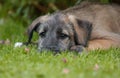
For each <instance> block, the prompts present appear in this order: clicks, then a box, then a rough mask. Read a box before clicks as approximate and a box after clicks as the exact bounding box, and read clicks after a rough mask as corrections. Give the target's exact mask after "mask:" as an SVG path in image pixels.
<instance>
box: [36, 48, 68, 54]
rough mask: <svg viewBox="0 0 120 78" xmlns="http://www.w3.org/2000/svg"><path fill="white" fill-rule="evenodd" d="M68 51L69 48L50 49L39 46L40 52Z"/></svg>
mask: <svg viewBox="0 0 120 78" xmlns="http://www.w3.org/2000/svg"><path fill="white" fill-rule="evenodd" d="M64 51H67V49H56V50H49V49H45V48H38V52H53V53H61V52H64Z"/></svg>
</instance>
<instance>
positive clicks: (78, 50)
mask: <svg viewBox="0 0 120 78" xmlns="http://www.w3.org/2000/svg"><path fill="white" fill-rule="evenodd" d="M70 50H72V51H76V52H78V53H81V52H83V51H85V47H83V46H73V47H71V49H70Z"/></svg>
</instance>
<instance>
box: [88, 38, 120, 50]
mask: <svg viewBox="0 0 120 78" xmlns="http://www.w3.org/2000/svg"><path fill="white" fill-rule="evenodd" d="M88 44H89V45H88V48H87V50H88V51H90V50H96V49H109V48H110V47H118V46H119V47H120V41H119V40H110V39H95V40H91V41H89V43H88Z"/></svg>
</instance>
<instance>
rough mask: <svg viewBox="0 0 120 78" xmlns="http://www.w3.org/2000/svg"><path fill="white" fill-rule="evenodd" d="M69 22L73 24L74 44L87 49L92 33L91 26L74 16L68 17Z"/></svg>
mask: <svg viewBox="0 0 120 78" xmlns="http://www.w3.org/2000/svg"><path fill="white" fill-rule="evenodd" d="M70 20H71V22H72V23H73V29H74V41H75V44H76V45H82V46H84V47H87V43H88V40H89V39H90V35H91V31H92V24H91V23H90V22H88V21H84V20H80V19H77V18H75V17H74V16H72V17H70Z"/></svg>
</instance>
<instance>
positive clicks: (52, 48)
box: [46, 46, 59, 52]
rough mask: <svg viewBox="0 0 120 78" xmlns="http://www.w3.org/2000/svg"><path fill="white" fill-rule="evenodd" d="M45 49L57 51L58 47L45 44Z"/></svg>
mask: <svg viewBox="0 0 120 78" xmlns="http://www.w3.org/2000/svg"><path fill="white" fill-rule="evenodd" d="M46 49H48V50H51V51H55V52H59V49H58V48H57V47H56V46H47V47H46Z"/></svg>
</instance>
